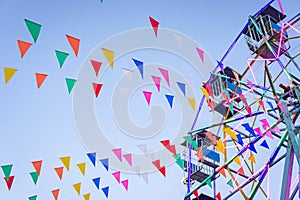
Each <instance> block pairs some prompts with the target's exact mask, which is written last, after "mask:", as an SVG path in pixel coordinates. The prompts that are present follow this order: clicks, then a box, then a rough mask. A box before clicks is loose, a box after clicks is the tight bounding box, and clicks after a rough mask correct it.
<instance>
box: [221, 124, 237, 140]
mask: <svg viewBox="0 0 300 200" xmlns="http://www.w3.org/2000/svg"><path fill="white" fill-rule="evenodd" d="M224 132H225V133H227V134H228V135H229V136H230V137H231V138H232V139H234V140H235V141H239V140H238V138H237V137H236V134H235V133H234V132H233V131H232V130H231V129H230V128H229V127H225V128H224Z"/></svg>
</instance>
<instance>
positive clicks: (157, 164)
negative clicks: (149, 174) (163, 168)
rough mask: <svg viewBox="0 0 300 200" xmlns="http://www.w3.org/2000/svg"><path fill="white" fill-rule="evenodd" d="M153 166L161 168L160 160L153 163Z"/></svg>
mask: <svg viewBox="0 0 300 200" xmlns="http://www.w3.org/2000/svg"><path fill="white" fill-rule="evenodd" d="M152 163H153V165H154V166H155V167H156V168H157V169H159V168H160V160H155V161H152Z"/></svg>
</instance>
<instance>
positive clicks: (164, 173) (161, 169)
mask: <svg viewBox="0 0 300 200" xmlns="http://www.w3.org/2000/svg"><path fill="white" fill-rule="evenodd" d="M158 170H159V171H160V173H161V174H162V175H164V177H166V167H165V166H162V167H160V168H158Z"/></svg>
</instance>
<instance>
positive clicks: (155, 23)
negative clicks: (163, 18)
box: [149, 16, 159, 37]
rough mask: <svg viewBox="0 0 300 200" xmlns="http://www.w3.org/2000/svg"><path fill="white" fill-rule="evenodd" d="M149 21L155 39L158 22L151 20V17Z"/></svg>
mask: <svg viewBox="0 0 300 200" xmlns="http://www.w3.org/2000/svg"><path fill="white" fill-rule="evenodd" d="M149 20H150V23H151V26H152V28H153V31H154V34H155V37H157V34H158V25H159V22H158V21H156V20H155V19H153V18H152V17H150V16H149Z"/></svg>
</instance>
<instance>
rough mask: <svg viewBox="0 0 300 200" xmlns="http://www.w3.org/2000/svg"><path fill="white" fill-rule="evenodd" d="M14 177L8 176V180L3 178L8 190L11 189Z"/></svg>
mask: <svg viewBox="0 0 300 200" xmlns="http://www.w3.org/2000/svg"><path fill="white" fill-rule="evenodd" d="M14 179H15V176H10V177H9V178H6V177H4V180H5V183H6V185H7V188H8V190H10V189H11V186H12V184H13V182H14Z"/></svg>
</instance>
